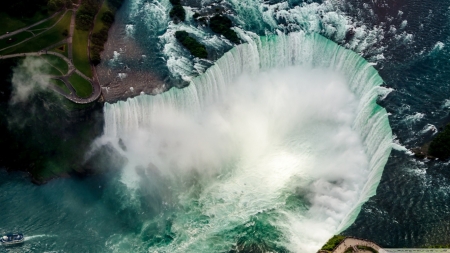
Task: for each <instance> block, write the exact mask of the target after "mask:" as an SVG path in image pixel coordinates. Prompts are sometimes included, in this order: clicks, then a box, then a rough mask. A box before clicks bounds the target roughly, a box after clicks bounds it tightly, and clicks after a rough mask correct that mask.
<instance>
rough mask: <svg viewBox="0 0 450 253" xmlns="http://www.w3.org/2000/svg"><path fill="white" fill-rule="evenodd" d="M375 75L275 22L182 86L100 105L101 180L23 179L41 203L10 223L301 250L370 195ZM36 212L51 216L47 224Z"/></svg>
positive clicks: (156, 241) (119, 246) (223, 246)
mask: <svg viewBox="0 0 450 253" xmlns="http://www.w3.org/2000/svg"><path fill="white" fill-rule="evenodd" d="M382 82H383V81H382V79H381V78H380V77H379V75H378V74H377V72H376V71H375V69H374V68H373V67H372V66H371V65H370V64H369V63H367V62H366V61H365V60H364V59H363V58H361V57H360V56H358V55H357V54H355V53H354V52H352V51H350V50H347V49H344V48H342V47H339V46H338V45H337V44H335V43H334V42H332V41H330V40H328V39H326V38H324V37H322V36H320V35H317V34H310V35H308V34H305V33H303V32H298V33H291V34H290V35H288V36H285V35H283V34H281V33H280V34H279V35H276V36H275V35H273V36H268V37H261V38H257V37H256V38H255V40H254V41H253V42H251V43H249V44H243V45H240V46H238V47H235V48H234V49H232V50H231V51H230V52H228V53H226V54H225V55H224V56H223V57H222V58H220V59H219V60H218V61H217V62H216V63H215V65H214V66H212V67H211V68H210V69H208V70H207V71H206V73H205V74H203V75H200V76H199V77H197V78H195V79H193V80H192V83H191V84H190V85H189V86H188V87H186V88H184V89H176V88H174V89H172V90H170V91H168V92H166V93H163V94H162V95H158V96H155V97H152V96H147V95H142V96H139V97H136V98H133V99H130V100H128V101H127V102H118V103H115V104H105V109H104V114H105V129H104V136H103V137H101V138H100V139H98V140H97V141H95V143H94V146H93V147H94V149H96V148H97V147H98V146H102V145H109V146H112V147H114V148H115V149H116V150H117V151H118V152H119V154H120V155H121V156H123V157H125V158H126V160H127V162H126V164H125V165H124V167H123V168H122V170H121V171H120V172H119V173H118V174H114V175H112V176H111V177H109V178H108V179H103V178H101V179H100V178H97V179H96V178H89V179H84V180H73V179H61V180H55V181H54V182H50V183H49V184H48V185H45V186H42V187H36V186H28V187H30V188H33V189H34V191H32V192H31V193H30V195H26V197H27V198H33V195H35V194H37V195H38V196H41V197H43V196H42V195H44V196H45V194H43V193H42V192H41V191H45V192H46V193H47V194H48V195H49V196H48V198H50V199H51V200H52V201H51V202H50V203H49V204H48V205H47V206H46V209H48V210H47V211H45V210H46V209H44V210H42V208H40V207H38V206H37V207H33V208H31V209H23V210H20V215H19V213H16V214H15V215H18V216H20V217H22V219H23V217H27V219H28V220H29V222H31V223H32V224H36V229H35V230H33V229H31V228H30V229H28V230H27V229H26V228H25V229H24V228H20V230H22V231H23V232H24V233H25V234H28V235H33V236H34V237H31V238H30V239H29V241H27V242H26V245H25V246H24V247H29V248H30V250H31V251H32V250H61V251H63V252H71V251H73V250H74V248H76V246H74V245H76V243H77V242H75V241H83V242H84V244H85V245H86V246H85V247H86V249H87V250H89V251H92V252H94V251H95V252H103V251H104V252H135V251H137V252H145V251H150V252H227V251H232V250H235V251H249V250H251V249H259V251H278V252H284V251H289V252H314V251H315V250H317V248H319V247H320V245H322V244H323V243H324V242H325V241H326V240H327V239H328V238H329V237H330V236H331V235H333V234H335V233H338V232H340V231H342V230H344V229H345V228H346V227H348V226H349V225H350V224H351V223H352V222H353V221H354V219H355V218H356V216H357V214H358V212H359V210H360V207H361V205H362V204H363V203H364V202H365V201H366V200H367V199H368V198H369V197H370V196H372V195H374V194H375V189H376V187H377V185H378V183H379V180H380V177H381V173H382V171H383V168H384V164H385V163H386V160H387V157H388V155H389V153H390V150H391V140H392V136H391V132H390V126H389V123H388V120H387V113H386V111H385V110H384V109H383V108H381V107H380V106H378V105H377V104H376V100H377V99H378V97H379V96H380V95H382V94H384V93H385V89H384V88H381V87H379V85H380V84H382ZM287 112H289V113H287ZM96 180H99V182H97V181H96ZM10 184H11V183H7V185H5V187H6V188H8V185H10ZM22 184H24V183H22ZM97 184H98V186H97ZM12 185H14V184H12ZM17 187H19V186H17ZM58 187H62V189H59V190H57V191H56V192H51V190H55V189H58ZM97 187H98V188H97ZM41 189H42V190H41ZM10 190H12V189H10ZM12 191H13V190H12ZM90 191H93V194H92V195H91V194H89V192H90ZM7 195H9V194H7ZM7 195H6V196H7ZM6 196H5V197H6ZM79 196H82V197H79ZM61 198H64V201H63V202H62V203H59V202H58V200H60V199H61ZM78 198H81V199H78ZM84 198H86V199H84ZM3 201H4V202H8V199H7V198H6V199H4V200H3ZM20 201H22V199H20ZM44 202H45V200H44ZM33 203H34V202H33ZM38 203H39V202H36V204H38ZM39 204H41V203H39ZM55 205H56V206H55ZM8 208H9V207H8ZM10 208H12V209H11V210H14V206H11V207H10ZM35 209H38V210H42V211H41V212H40V213H39V215H37V216H36V214H35V213H34V210H35ZM54 209H56V210H54ZM105 212H108V213H107V214H106V213H105ZM9 213H12V211H10V212H9ZM55 213H56V214H58V215H56V214H55ZM41 216H43V217H42V218H44V219H45V222H42V226H43V224H64V226H59V225H58V226H51V227H50V228H49V230H46V229H44V228H43V227H40V225H38V223H36V222H35V221H34V220H33V218H34V219H40V217H41ZM13 224H17V223H13ZM72 227H73V229H72ZM14 229H19V228H17V227H14ZM61 229H69V230H70V231H66V230H65V231H64V232H60V230H61ZM73 230H76V232H74V231H73ZM71 237H76V240H75V239H74V240H70V238H71ZM61 240H70V241H71V242H70V243H65V244H64V245H61V243H60V242H61ZM52 241H54V243H50V244H49V243H48V242H52ZM91 245H92V247H91ZM77 250H78V249H77Z"/></svg>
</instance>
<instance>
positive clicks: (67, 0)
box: [47, 0, 72, 11]
mask: <svg viewBox="0 0 450 253" xmlns="http://www.w3.org/2000/svg"><path fill="white" fill-rule="evenodd" d="M71 5H72V0H48V2H47V8H48V10H49V11H57V10H60V9H62V8H64V7H70V6H71Z"/></svg>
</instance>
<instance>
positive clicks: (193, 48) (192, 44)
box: [175, 31, 208, 58]
mask: <svg viewBox="0 0 450 253" xmlns="http://www.w3.org/2000/svg"><path fill="white" fill-rule="evenodd" d="M175 37H176V38H177V40H178V42H180V43H181V44H182V45H183V46H184V47H185V48H186V49H187V50H189V51H190V52H191V54H192V55H193V56H195V57H199V58H207V57H208V52H207V51H206V47H205V46H204V45H202V44H200V43H199V42H198V41H196V40H195V39H194V38H192V37H190V36H189V33H187V32H186V31H177V32H176V33H175Z"/></svg>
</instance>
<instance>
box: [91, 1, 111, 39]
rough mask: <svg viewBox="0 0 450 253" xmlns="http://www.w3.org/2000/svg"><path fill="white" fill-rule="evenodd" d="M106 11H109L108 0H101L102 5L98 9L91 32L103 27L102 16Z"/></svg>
mask: <svg viewBox="0 0 450 253" xmlns="http://www.w3.org/2000/svg"><path fill="white" fill-rule="evenodd" d="M107 11H109V8H108V1H107V0H103V4H102V7H101V8H100V10H99V12H98V14H97V19H95V23H94V28H93V29H92V33H95V32H98V31H100V30H101V29H102V28H103V27H104V25H103V21H102V16H103V14H104V13H105V12H107Z"/></svg>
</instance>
